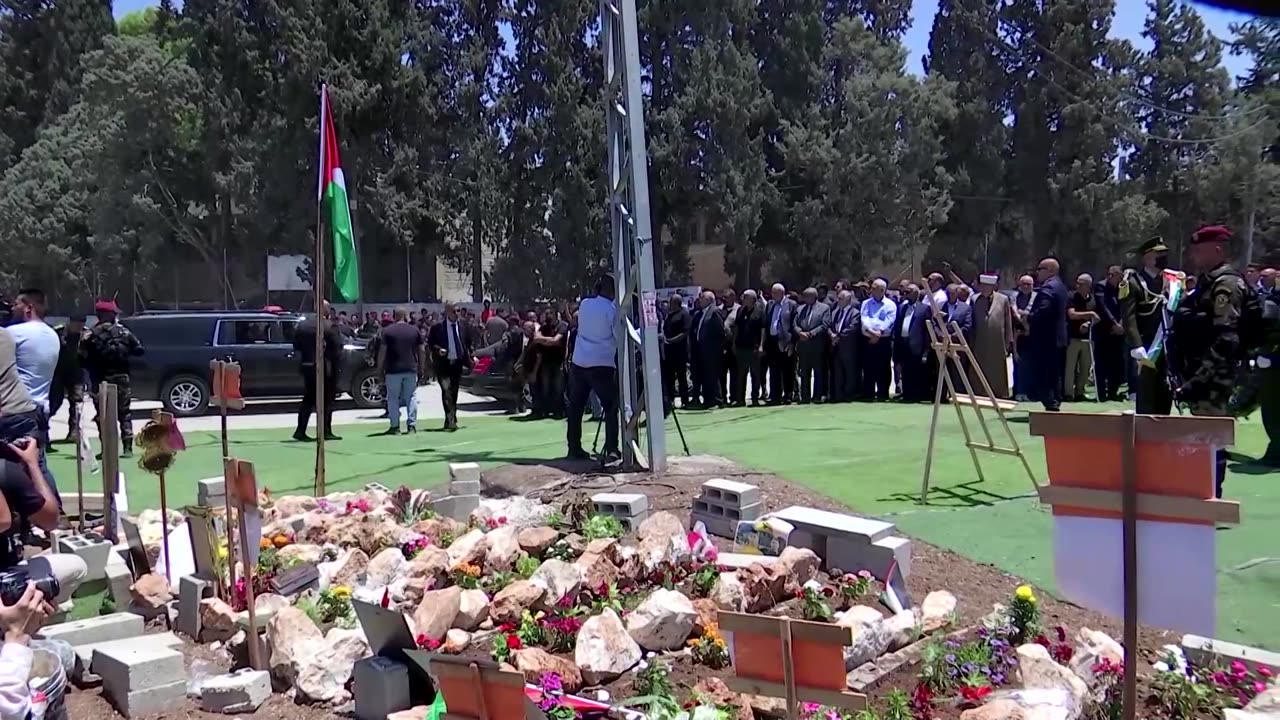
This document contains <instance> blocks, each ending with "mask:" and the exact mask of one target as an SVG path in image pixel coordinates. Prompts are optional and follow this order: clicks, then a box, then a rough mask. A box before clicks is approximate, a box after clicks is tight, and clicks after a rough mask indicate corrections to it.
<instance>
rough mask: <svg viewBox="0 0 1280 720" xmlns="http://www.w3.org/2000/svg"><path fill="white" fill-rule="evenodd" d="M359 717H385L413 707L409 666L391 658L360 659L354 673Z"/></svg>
mask: <svg viewBox="0 0 1280 720" xmlns="http://www.w3.org/2000/svg"><path fill="white" fill-rule="evenodd" d="M352 675H353V677H354V678H355V686H354V687H353V689H352V692H353V693H354V694H355V701H356V720H385V718H386V717H387V716H388V715H390V714H391V713H394V712H399V711H401V710H408V709H409V708H410V707H412V706H413V700H412V698H411V697H410V692H409V668H408V666H406V665H405V664H404V663H401V662H397V661H395V660H392V659H391V658H387V657H381V656H375V657H367V658H364V659H362V660H358V661H356V665H355V669H354V671H353V672H352Z"/></svg>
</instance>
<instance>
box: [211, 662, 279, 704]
mask: <svg viewBox="0 0 1280 720" xmlns="http://www.w3.org/2000/svg"><path fill="white" fill-rule="evenodd" d="M269 697H271V673H269V672H267V671H266V670H249V669H245V670H241V671H239V672H236V673H233V674H231V675H219V676H217V677H213V678H209V679H208V680H206V681H205V682H204V684H202V685H201V686H200V707H201V708H202V709H203V710H204V711H205V712H216V713H224V714H227V715H234V714H236V713H252V712H254V711H255V710H257V709H258V707H259V706H260V705H262V703H264V702H266V701H267V698H269Z"/></svg>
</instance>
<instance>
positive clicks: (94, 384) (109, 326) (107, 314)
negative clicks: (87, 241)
mask: <svg viewBox="0 0 1280 720" xmlns="http://www.w3.org/2000/svg"><path fill="white" fill-rule="evenodd" d="M93 310H94V314H96V315H97V316H98V322H97V324H95V325H94V326H93V328H91V329H90V330H89V335H88V337H86V338H85V339H84V340H83V341H82V342H81V343H80V351H81V353H82V354H83V355H82V359H83V362H84V368H85V370H86V371H88V373H89V383H90V387H91V388H92V389H93V398H94V404H95V406H96V404H97V402H98V388H99V387H101V385H102V383H104V382H108V383H111V384H112V385H115V386H116V419H117V420H118V421H119V423H120V443H121V445H122V446H123V447H122V452H121V456H122V457H130V456H132V455H133V421H132V419H131V417H130V412H131V408H130V407H129V406H130V403H131V401H132V399H133V394H132V388H133V386H132V383H131V382H130V380H129V364H130V362H131V360H132V358H135V357H137V356H139V355H142V352H143V349H142V343H141V342H139V341H138V336H136V335H134V334H133V331H131V330H130V329H129V328H127V327H125V326H124V325H121V324H120V323H119V320H118V318H119V314H120V308H118V307H116V303H115V301H114V300H99V301H98V303H97V304H96V305H94V306H93ZM98 421H99V422H103V423H108V422H111V418H108V417H103V416H102V408H98Z"/></svg>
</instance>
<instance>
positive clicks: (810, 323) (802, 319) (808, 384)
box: [795, 288, 831, 403]
mask: <svg viewBox="0 0 1280 720" xmlns="http://www.w3.org/2000/svg"><path fill="white" fill-rule="evenodd" d="M803 298H804V304H803V305H801V306H800V308H799V309H798V310H797V311H796V323H795V333H796V339H797V342H796V362H797V363H798V364H799V365H800V402H802V403H809V402H812V401H813V399H814V398H817V399H818V400H819V401H821V400H822V396H823V395H824V394H825V393H826V389H827V378H826V374H827V373H826V359H825V356H826V352H827V346H828V345H829V344H830V343H831V340H830V339H828V337H827V334H828V331H829V330H830V326H831V308H829V307H827V305H826V304H825V303H820V302H818V290H817V288H805V291H804V296H803Z"/></svg>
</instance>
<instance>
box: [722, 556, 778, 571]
mask: <svg viewBox="0 0 1280 720" xmlns="http://www.w3.org/2000/svg"><path fill="white" fill-rule="evenodd" d="M776 562H778V558H776V557H774V556H772V555H753V554H751V553H720V554H719V555H717V556H716V564H717V565H723V566H724V567H727V568H731V569H733V570H741V569H743V568H747V567H751V566H752V565H763V566H765V567H768V566H770V565H772V564H774V563H776Z"/></svg>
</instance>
